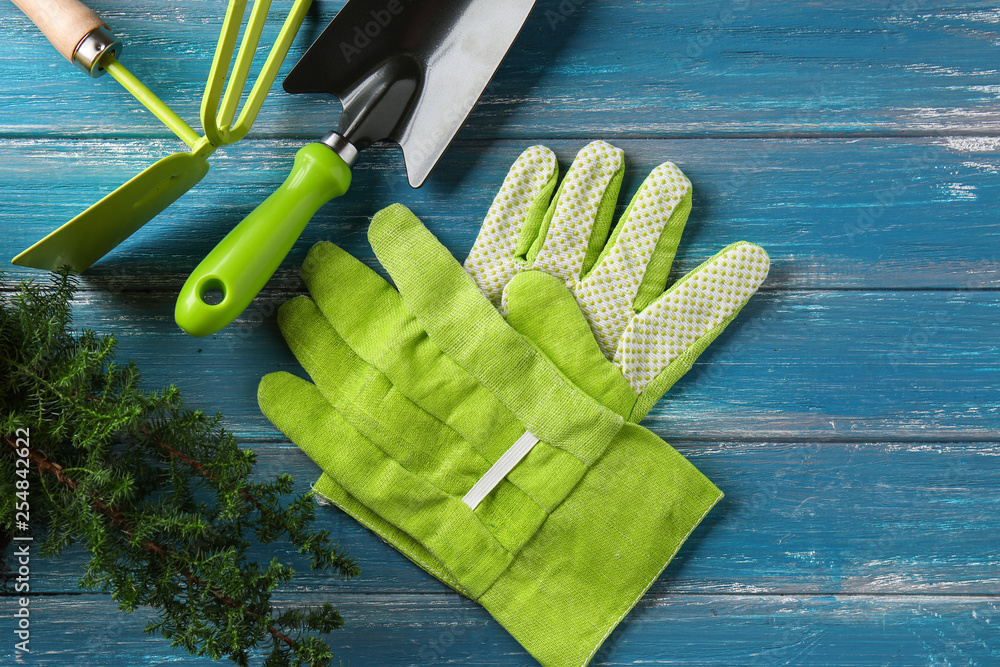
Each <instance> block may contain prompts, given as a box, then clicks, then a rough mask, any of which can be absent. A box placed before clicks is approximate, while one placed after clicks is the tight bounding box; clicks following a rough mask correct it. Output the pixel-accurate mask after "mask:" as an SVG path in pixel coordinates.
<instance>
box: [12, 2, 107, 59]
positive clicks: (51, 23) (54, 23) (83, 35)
mask: <svg viewBox="0 0 1000 667" xmlns="http://www.w3.org/2000/svg"><path fill="white" fill-rule="evenodd" d="M13 2H14V4H15V5H17V6H18V8H20V10H21V11H22V12H24V13H25V15H27V17H28V18H29V19H31V20H32V22H33V23H34V24H35V25H36V26H38V28H39V29H40V30H41V31H42V34H43V35H45V37H46V38H48V40H49V41H50V42H52V46H54V47H56V51H58V52H59V53H60V54H61V55H62V57H63V58H65V59H66V60H68V61H70V62H75V63H76V64H77V65H79V66H80V67H82V68H83V69H84V71H86V72H87V73H88V74H90V75H91V76H100V75H101V74H103V73H104V70H103V69H102V68H101V66H100V62H99V61H100V59H101V57H102V56H104V55H105V54H106V53H112V54H114V55H115V57H117V56H118V54H120V53H121V51H122V45H121V42H119V41H118V40H117V39H115V37H114V35H112V34H111V31H110V30H109V29H108V25H107V24H106V23H105V22H104V21H103V20H101V17H100V16H98V15H97V14H95V13H94V12H93V10H91V9H90V8H89V7H87V6H86V5H84V4H83V3H82V2H79V0H13Z"/></svg>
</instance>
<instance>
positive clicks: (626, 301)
mask: <svg viewBox="0 0 1000 667" xmlns="http://www.w3.org/2000/svg"><path fill="white" fill-rule="evenodd" d="M623 172H624V154H623V152H622V151H621V150H620V149H618V148H616V147H614V146H612V145H610V144H608V143H606V142H603V141H595V142H592V143H590V144H588V145H587V146H585V147H584V148H583V149H582V150H581V151H580V152H579V153H578V154H577V156H576V158H575V159H574V161H573V164H572V165H571V166H570V169H569V171H568V172H567V173H566V177H565V178H564V179H563V182H562V184H561V185H560V187H559V189H558V191H557V192H556V194H555V196H552V190H553V188H554V185H555V182H556V180H557V177H558V164H557V161H556V157H555V154H554V153H552V151H551V150H549V149H548V148H546V147H544V146H532V147H530V148H528V149H526V150H525V151H524V152H523V153H522V154H521V156H520V157H518V159H517V161H516V162H515V163H514V165H513V166H512V167H511V169H510V171H509V172H508V174H507V177H506V178H505V179H504V182H503V185H502V187H501V188H500V191H499V192H498V193H497V196H496V198H495V199H494V201H493V205H492V206H491V207H490V210H489V212H488V213H487V215H486V219H485V220H484V221H483V226H482V229H481V230H480V233H479V236H478V237H477V238H476V242H475V244H474V245H473V248H472V250H471V252H470V253H469V257H468V258H467V259H466V261H465V269H466V271H467V272H468V273H469V274H470V275H471V276H472V278H473V279H474V280H475V281H476V283H477V284H478V285H479V287H480V289H482V291H483V292H484V293H485V294H486V296H487V297H489V299H490V300H491V301H492V302H493V303H494V305H496V306H497V307H498V308H499V309H500V310H501V312H505V311H506V298H505V287H506V285H507V283H508V282H510V280H511V278H513V277H514V276H515V275H516V274H518V273H520V272H521V271H528V270H539V271H543V272H545V273H548V274H550V275H553V276H555V277H557V278H559V279H560V280H562V281H563V282H564V283H565V284H566V286H567V287H568V288H569V289H570V291H571V292H572V293H573V295H574V296H575V297H576V300H577V303H578V304H579V305H580V308H581V309H582V311H583V313H584V316H585V317H586V319H587V321H588V322H589V324H590V327H591V329H592V331H593V332H594V336H595V338H596V340H597V343H598V345H599V346H600V348H601V351H602V352H603V353H604V355H605V356H606V357H607V358H608V359H610V360H612V361H613V362H614V363H615V365H616V366H618V368H619V370H620V371H621V372H622V374H623V375H624V377H625V378H626V379H627V380H628V382H629V384H630V385H631V387H632V388H633V389H634V390H635V392H636V393H640V392H642V390H643V389H644V388H645V387H646V386H647V385H648V384H649V383H650V382H652V381H653V380H654V379H655V378H656V377H657V376H658V375H659V374H660V373H661V372H662V371H663V370H664V369H665V368H667V366H668V365H669V364H670V363H671V361H673V360H674V359H676V358H677V357H679V356H680V355H681V354H683V353H684V351H685V350H687V349H688V348H690V347H691V346H692V345H694V344H695V343H697V342H698V340H699V339H701V338H702V337H704V336H706V335H709V334H710V333H712V332H713V330H714V329H716V328H717V327H719V326H720V325H722V324H724V323H725V322H726V321H727V320H728V319H729V318H731V317H732V316H733V315H734V314H735V313H737V312H738V311H739V310H740V308H742V307H743V305H744V304H745V303H746V302H747V300H748V299H749V298H750V297H751V296H752V295H753V294H754V293H755V292H756V291H757V289H758V288H759V287H760V285H761V283H762V282H763V281H764V279H765V278H766V277H767V273H768V268H769V259H768V256H767V253H766V252H764V250H763V249H762V248H760V247H759V246H756V245H754V244H752V243H746V242H742V241H741V242H737V243H733V244H731V245H729V246H727V247H726V248H724V249H723V250H722V251H721V252H719V253H718V254H717V255H715V256H714V257H712V258H711V259H709V260H708V261H706V262H705V263H704V264H702V265H701V266H699V267H698V268H696V269H694V270H693V271H691V272H690V273H689V274H687V275H686V276H684V277H683V278H681V279H680V280H678V281H677V282H676V283H675V284H674V285H673V286H671V287H670V288H669V289H667V290H666V291H662V285H660V286H657V287H656V289H657V290H658V292H659V291H662V293H658V294H657V295H656V297H655V298H654V299H653V300H652V301H651V302H650V303H643V301H647V300H646V299H643V298H642V297H641V286H642V285H643V282H644V280H647V279H650V280H649V281H650V282H652V283H655V282H656V280H658V279H660V280H662V281H663V282H665V281H666V275H667V274H668V273H669V270H670V265H671V264H672V262H673V258H674V255H675V254H676V251H677V246H678V244H679V242H680V238H681V234H682V232H683V230H684V224H685V223H686V221H687V216H688V212H689V211H690V206H691V182H690V181H689V180H688V178H687V177H686V176H685V175H684V174H683V173H682V172H681V170H680V169H679V168H677V166H676V165H674V164H672V163H670V162H666V163H664V164H661V165H660V166H658V167H657V168H656V169H654V170H653V172H652V173H651V174H650V175H649V176H648V177H647V178H646V180H645V181H644V182H643V184H642V185H641V186H640V188H639V191H638V192H637V193H636V195H635V197H634V198H633V199H632V202H631V204H629V206H628V208H627V209H626V211H625V213H624V214H623V215H622V218H621V220H620V221H619V223H618V225H617V226H616V228H615V229H614V231H613V232H611V234H610V236H609V235H608V231H609V229H608V227H609V226H610V219H609V215H610V211H612V210H613V208H614V204H615V202H616V200H617V195H618V187H619V185H620V183H621V177H622V174H623ZM550 198H551V201H550ZM650 267H654V268H653V269H652V270H651V269H650ZM647 274H655V275H647ZM656 276H661V278H657V277H656ZM716 333H717V332H716Z"/></svg>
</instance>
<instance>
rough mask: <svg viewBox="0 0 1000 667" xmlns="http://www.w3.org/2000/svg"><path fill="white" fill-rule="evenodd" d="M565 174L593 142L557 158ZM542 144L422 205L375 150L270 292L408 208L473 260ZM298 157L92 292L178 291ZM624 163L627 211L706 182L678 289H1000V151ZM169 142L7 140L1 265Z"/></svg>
mask: <svg viewBox="0 0 1000 667" xmlns="http://www.w3.org/2000/svg"><path fill="white" fill-rule="evenodd" d="M549 143H550V145H551V146H552V148H553V150H555V151H556V152H557V154H558V155H559V156H560V159H561V162H562V165H563V168H564V169H565V168H566V167H567V166H568V164H569V162H570V161H571V160H572V158H573V156H574V155H575V154H576V152H577V151H578V150H579V149H580V148H581V147H582V146H583V145H584V143H585V142H584V141H557V142H549ZM527 144H528V142H522V141H516V140H515V141H502V142H492V143H481V142H465V141H462V142H458V143H456V144H455V145H454V146H452V148H451V149H450V150H449V151H448V152H447V153H446V155H445V157H444V159H443V161H442V163H441V165H440V166H439V168H438V169H437V171H436V172H435V173H434V174H433V175H432V176H431V179H430V181H429V182H428V184H427V185H426V186H424V187H423V188H421V189H418V190H413V189H411V188H410V187H409V186H408V185H406V179H405V175H404V173H403V167H402V164H401V159H400V156H399V154H398V151H397V150H396V149H394V148H382V149H373V150H372V151H371V154H367V155H365V156H364V157H362V159H361V161H360V162H359V163H358V165H357V166H356V167H355V170H354V186H353V188H352V189H351V191H349V192H348V193H347V194H346V195H345V196H343V197H342V198H340V199H337V200H335V201H333V202H331V203H329V204H327V205H326V206H325V207H323V208H322V209H320V211H319V212H318V213H317V215H316V216H315V218H314V219H313V221H312V222H311V223H310V225H309V226H308V227H307V228H306V231H305V233H304V234H303V236H302V238H301V239H300V241H299V242H298V244H297V245H296V246H295V248H294V250H293V251H292V253H291V255H290V257H289V259H288V260H287V261H286V262H285V264H284V266H285V267H288V268H289V270H288V271H283V272H282V273H280V274H279V276H278V277H277V278H276V279H275V280H272V282H271V287H272V288H275V287H277V288H297V282H298V281H297V279H296V278H295V276H294V271H293V270H292V268H293V267H297V266H298V264H299V263H300V262H301V261H302V259H303V258H304V257H305V253H306V251H307V250H308V248H309V247H310V246H311V245H312V244H313V243H315V242H316V241H318V240H321V239H326V240H333V241H335V242H337V243H339V244H341V245H343V246H344V247H345V248H347V249H348V250H349V251H350V252H352V253H355V254H356V255H358V256H359V257H361V258H362V259H364V260H365V261H369V262H373V261H374V260H373V259H372V254H371V250H370V248H369V247H368V245H367V243H366V241H365V232H366V228H367V222H368V220H369V219H370V216H371V215H372V214H374V212H375V211H377V210H378V209H380V208H382V207H383V206H387V205H389V204H390V203H393V202H397V201H398V202H403V203H405V204H407V205H408V206H410V207H411V208H412V209H413V210H414V211H416V212H417V213H419V214H420V215H421V216H422V217H423V218H424V219H425V220H426V222H427V224H428V225H429V226H430V227H431V229H432V230H434V231H435V233H437V234H438V235H440V237H441V238H442V240H443V242H444V243H445V244H446V245H448V246H449V247H450V248H451V249H452V250H453V251H454V252H455V253H456V255H457V256H459V257H464V255H465V254H466V253H467V252H468V249H469V248H470V247H471V246H472V242H473V240H474V238H475V235H476V233H477V232H478V229H479V224H480V222H481V221H482V219H483V216H484V215H485V213H486V210H487V209H488V208H489V204H490V201H491V200H492V197H493V195H494V194H495V193H496V190H497V189H498V188H499V186H500V183H501V182H502V181H503V177H504V174H505V173H506V171H507V168H508V167H509V165H510V164H511V162H513V160H514V159H515V158H516V157H517V155H518V154H519V153H520V151H521V150H523V149H524V148H525V147H526V145H527ZM300 145H301V144H300V143H298V142H285V141H283V142H249V143H248V144H241V145H238V146H233V147H229V148H225V149H222V150H220V151H219V152H218V153H216V154H215V155H213V156H212V158H211V160H210V161H211V164H212V170H211V171H210V172H209V174H208V176H207V177H206V178H205V180H204V181H203V182H202V183H201V184H199V185H198V186H196V187H195V188H194V189H193V190H192V191H191V192H189V193H188V194H186V195H185V196H184V197H182V198H181V199H180V200H179V201H177V202H176V203H175V204H174V205H173V206H171V207H170V208H168V209H167V210H166V211H164V212H163V213H162V214H161V215H160V216H158V217H157V218H155V219H154V220H153V221H152V222H151V223H150V224H148V225H147V226H146V227H145V228H143V229H142V230H140V232H138V233H137V234H136V235H135V236H133V237H132V238H131V239H129V240H128V241H126V243H125V244H123V245H122V246H121V247H120V248H119V249H118V250H116V251H115V252H114V253H113V254H111V255H109V256H108V257H107V258H105V259H104V260H102V261H101V262H99V263H98V264H97V265H95V266H94V268H93V269H92V270H91V271H90V272H89V275H91V276H93V278H94V280H95V282H96V284H98V285H100V284H101V283H102V282H103V283H107V284H109V285H112V286H116V287H117V288H120V289H126V290H134V291H146V290H156V291H161V290H167V291H173V292H176V291H177V290H178V289H179V288H180V285H181V284H182V282H183V280H184V279H185V278H186V276H187V274H188V273H189V272H190V270H191V269H192V268H194V266H195V265H197V263H198V262H199V261H200V260H201V258H202V257H204V256H205V254H207V253H208V252H209V251H210V250H211V248H212V247H214V245H215V244H216V243H217V242H218V241H219V240H220V239H221V238H222V237H223V236H224V235H225V234H226V232H228V231H229V229H231V228H232V227H233V226H235V225H236V224H237V223H238V222H239V221H240V220H241V219H242V218H243V217H244V216H245V215H247V214H248V213H249V212H250V211H251V210H253V208H254V207H255V206H257V204H259V203H260V202H261V201H263V200H264V198H265V197H266V196H267V194H269V193H270V192H271V191H273V190H274V189H275V188H276V187H277V186H278V184H280V183H281V182H282V181H283V180H284V178H285V176H286V174H287V171H288V169H289V168H290V165H291V161H292V155H293V154H294V152H295V151H296V150H297V149H298V147H299V146H300ZM618 145H620V146H621V147H622V148H623V149H624V150H625V151H626V152H627V159H628V170H627V177H626V181H625V185H624V190H623V194H622V197H621V199H622V202H621V206H620V209H624V206H625V204H626V203H627V202H628V199H629V197H630V196H631V194H632V193H633V192H634V191H635V190H636V189H637V188H638V187H639V184H640V183H641V181H642V179H643V178H644V177H645V176H646V174H648V173H649V172H650V171H651V170H652V169H653V168H654V167H655V166H656V165H657V164H659V163H661V162H663V161H665V160H673V161H674V162H676V163H677V164H678V165H679V166H680V167H681V168H683V169H684V170H685V172H686V173H687V174H688V175H689V177H690V178H691V179H692V181H693V183H694V188H695V200H694V210H693V212H692V215H691V218H690V221H689V223H688V230H687V233H686V235H685V238H684V242H683V243H682V246H681V252H680V254H679V257H678V260H677V267H676V271H675V273H676V275H680V274H681V272H683V271H687V270H689V269H692V268H694V267H695V266H697V265H698V264H699V263H701V262H702V261H703V260H704V259H705V258H707V257H710V256H711V255H713V254H714V253H715V252H717V251H718V250H719V249H720V248H721V247H723V246H724V245H726V244H727V243H729V242H731V241H734V240H737V239H746V240H751V241H755V242H757V243H760V244H761V245H763V246H764V247H765V248H767V250H768V251H769V252H770V254H771V257H772V261H773V268H772V271H771V275H770V277H769V278H768V281H767V283H765V289H768V290H775V289H786V288H795V289H799V288H821V289H840V288H852V289H857V288H871V287H876V288H880V289H881V288H907V289H914V288H933V289H943V288H953V289H962V290H966V289H982V288H997V287H998V286H1000V254H998V253H1000V220H998V218H997V216H996V214H995V211H996V210H997V209H998V208H1000V180H998V179H997V177H996V175H997V174H998V173H1000V151H998V148H1000V140H997V139H984V138H975V137H965V138H955V137H951V138H939V139H858V140H852V141H843V140H752V139H751V140H711V139H699V140H677V141H660V140H657V141H636V140H627V141H621V142H618ZM176 150H178V147H177V145H176V142H170V141H153V142H147V141H138V140H136V141H103V140H102V141H68V140H67V141H62V140H41V141H22V140H6V141H0V189H2V191H3V192H4V203H3V206H2V207H0V227H2V228H3V229H4V231H5V234H4V238H3V240H2V241H0V249H3V251H4V254H5V256H7V257H10V256H13V255H14V254H15V253H16V252H19V251H20V250H22V249H23V248H25V247H27V246H29V245H30V244H31V243H34V242H35V241H36V240H38V239H40V238H42V237H43V236H44V235H45V234H47V233H48V232H49V231H51V230H52V229H54V228H56V227H58V226H59V225H61V224H62V223H64V222H65V221H67V220H68V219H70V218H72V217H73V216H75V215H76V214H78V213H80V212H81V211H83V210H84V209H85V208H87V207H88V206H90V205H91V204H93V203H94V202H96V201H97V200H98V199H99V198H100V197H101V196H103V195H104V194H107V193H108V192H110V191H111V190H113V189H114V188H115V187H117V186H118V185H120V184H121V183H123V182H125V181H126V180H127V179H128V178H130V177H131V176H132V175H134V174H135V173H137V172H139V171H140V170H142V169H143V168H145V167H147V166H148V165H150V164H152V163H153V162H155V161H156V160H157V159H159V158H160V157H163V156H165V155H169V154H171V153H172V152H174V151H176Z"/></svg>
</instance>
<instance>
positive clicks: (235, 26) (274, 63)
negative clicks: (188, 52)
mask: <svg viewBox="0 0 1000 667" xmlns="http://www.w3.org/2000/svg"><path fill="white" fill-rule="evenodd" d="M310 3H311V0H295V2H294V3H293V5H292V8H291V10H290V12H289V14H288V17H287V18H286V19H285V23H284V25H283V26H282V28H281V31H280V32H279V34H278V38H277V39H276V40H275V44H274V46H273V47H272V48H271V52H270V53H269V54H268V56H267V59H266V60H265V62H264V65H263V67H262V68H261V71H260V74H258V76H257V80H256V82H255V83H254V86H253V88H252V89H251V91H250V95H249V96H248V97H247V99H246V102H245V103H244V105H243V110H242V112H241V113H240V117H239V120H238V121H237V122H236V124H235V125H233V124H232V123H233V118H234V117H235V116H236V109H237V106H238V105H239V102H240V98H241V97H242V96H243V91H244V89H245V88H246V82H247V78H248V76H249V73H250V68H251V66H252V65H253V61H254V57H255V55H256V51H257V45H258V44H259V42H260V37H261V34H262V33H263V30H264V25H265V23H266V21H267V16H268V12H269V11H270V7H271V0H255V2H254V4H253V7H252V9H251V10H250V18H249V20H248V21H247V26H246V29H245V31H244V35H243V43H242V44H241V45H240V50H239V52H238V53H237V55H236V62H235V65H234V66H233V70H232V73H231V74H230V75H229V83H228V84H227V85H226V89H225V95H224V96H223V95H222V86H223V83H224V81H225V78H226V74H227V73H228V72H229V64H230V62H231V61H232V58H233V51H234V49H235V46H236V39H237V37H238V35H239V31H240V27H241V25H242V22H243V15H244V14H245V12H246V4H247V0H232V1H231V2H230V4H229V8H228V9H227V10H226V18H225V20H224V21H223V25H222V32H221V34H220V36H219V46H218V48H217V49H216V52H215V59H214V60H213V62H212V70H211V72H210V74H209V79H208V84H207V86H206V88H205V96H204V97H203V99H202V108H201V116H202V127H204V129H205V135H206V136H207V137H208V139H209V141H210V142H211V143H212V144H213V145H216V146H219V145H222V144H230V143H233V142H236V141H239V140H240V139H242V138H243V137H244V136H245V135H246V133H247V131H249V129H250V126H251V125H253V122H254V120H256V118H257V114H258V112H259V111H260V108H261V106H262V105H263V103H264V98H265V97H266V96H267V93H268V92H269V91H270V89H271V86H272V84H273V83H274V79H275V78H276V77H277V75H278V69H279V68H280V67H281V63H282V62H283V61H284V59H285V56H286V55H287V53H288V49H289V48H290V47H291V43H292V40H293V39H294V38H295V33H296V32H297V31H298V29H299V26H300V25H301V24H302V21H303V19H304V18H305V15H306V11H308V9H309V5H310ZM220 97H221V98H222V103H221V105H220V104H219V99H220Z"/></svg>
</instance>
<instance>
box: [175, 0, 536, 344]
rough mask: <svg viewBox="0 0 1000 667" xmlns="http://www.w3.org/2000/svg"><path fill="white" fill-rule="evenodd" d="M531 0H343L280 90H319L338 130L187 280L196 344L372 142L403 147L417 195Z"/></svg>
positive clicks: (301, 159) (238, 304)
mask: <svg viewBox="0 0 1000 667" xmlns="http://www.w3.org/2000/svg"><path fill="white" fill-rule="evenodd" d="M534 5H535V0H505V1H504V2H497V1H496V0H434V1H433V2H389V3H386V2H385V1H384V0H349V1H348V2H347V3H346V4H345V5H344V7H343V8H342V9H341V10H340V12H338V13H337V16H336V17H334V19H333V21H332V22H331V23H330V25H329V26H327V28H326V30H324V31H323V34H321V35H320V36H319V38H317V40H316V41H315V42H314V43H313V45H312V46H311V47H309V50H308V51H307V52H306V53H305V55H304V56H303V57H302V59H301V60H300V61H299V62H298V63H297V64H296V65H295V67H294V68H293V69H292V71H291V72H289V74H288V77H287V78H286V79H285V81H284V88H285V91H286V92H289V93H328V94H331V95H334V96H336V97H337V98H338V99H339V100H340V101H341V103H342V105H343V112H342V113H341V116H340V122H339V124H338V126H337V129H336V130H335V131H331V132H329V133H328V134H327V135H326V136H324V137H323V138H322V139H321V140H320V141H319V142H317V143H312V144H309V145H307V146H304V147H303V148H301V149H300V150H299V152H298V153H297V154H296V156H295V163H294V165H293V166H292V170H291V173H290V174H289V176H288V178H287V179H286V180H285V182H284V184H283V185H282V186H281V187H280V188H278V190H276V191H275V192H274V193H273V194H272V195H271V196H270V197H268V198H267V199H266V200H264V201H263V202H262V203H261V204H260V206H258V207H257V208H256V209H255V210H254V211H253V212H251V213H250V215H248V216H247V217H246V218H245V219H244V220H243V221H242V222H241V223H240V224H239V225H237V226H236V227H235V228H234V229H233V230H232V231H231V232H229V234H228V235H227V236H226V237H225V238H224V239H222V241H220V242H219V245H217V246H216V247H215V249H213V250H212V251H211V252H210V253H209V254H208V255H207V256H206V257H205V259H203V260H202V261H201V263H199V264H198V266H197V267H195V269H194V270H193V271H192V272H191V275H190V276H189V277H188V279H187V281H186V282H185V283H184V286H183V287H182V288H181V292H180V295H179V296H178V297H177V306H176V308H175V309H174V319H175V320H176V321H177V324H178V325H179V326H180V327H181V328H182V329H184V330H185V331H187V332H188V333H189V334H191V335H193V336H205V335H208V334H211V333H214V332H216V331H218V330H219V329H221V328H223V327H224V326H226V325H227V324H229V323H230V322H232V321H233V320H234V319H235V318H236V317H237V316H239V314H240V313H242V312H243V311H244V309H246V307H247V306H248V305H250V302H251V301H252V300H253V298H254V297H255V296H257V293H258V292H260V290H261V289H262V288H263V287H264V285H265V284H266V283H267V281H268V279H269V278H270V277H271V275H272V274H273V273H274V272H275V270H276V269H277V268H278V266H279V265H280V264H281V262H282V260H283V259H284V258H285V255H287V254H288V252H289V251H290V250H291V248H292V246H293V245H294V243H295V241H296V239H298V237H299V235H300V234H301V233H302V231H303V229H305V226H306V224H307V223H308V222H309V219H310V218H311V217H312V216H313V214H314V213H315V212H316V211H317V210H319V208H320V207H321V206H322V205H323V204H325V203H326V202H327V201H329V200H330V199H332V198H334V197H337V196H339V195H342V194H344V192H345V191H346V190H347V188H348V187H349V185H350V182H351V165H352V164H353V163H354V161H355V159H356V158H357V157H358V153H359V152H360V151H362V150H364V149H365V148H367V147H368V146H370V145H371V144H373V143H375V142H377V141H382V140H390V141H394V142H396V143H397V144H399V146H400V147H401V148H402V150H403V159H404V161H405V163H406V172H407V175H408V177H409V181H410V185H412V186H413V187H419V186H420V185H421V184H422V183H423V182H424V180H425V179H426V178H427V176H428V174H430V171H431V169H433V168H434V165H435V164H437V161H438V159H439V158H440V157H441V155H442V153H444V151H445V149H446V148H447V147H448V144H450V143H451V140H452V138H453V137H454V136H455V135H456V134H457V133H458V130H459V128H460V127H461V126H462V123H463V122H464V121H465V119H466V118H467V117H468V115H469V113H470V112H471V111H472V108H473V107H474V106H475V105H476V102H477V101H478V100H479V97H480V95H482V93H483V90H485V88H486V85H487V84H488V83H489V82H490V79H491V78H492V76H493V73H494V72H496V70H497V68H498V67H499V66H500V62H501V61H502V60H503V58H504V56H505V55H506V54H507V51H508V50H509V49H510V47H511V44H512V43H513V42H514V39H515V38H516V37H517V34H518V32H520V30H521V27H522V26H523V25H524V22H525V21H526V20H527V17H528V14H529V13H530V12H531V9H532V8H533V7H534Z"/></svg>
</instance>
